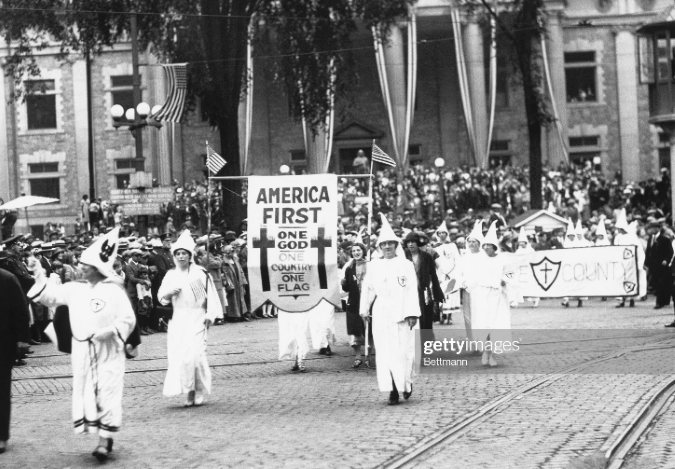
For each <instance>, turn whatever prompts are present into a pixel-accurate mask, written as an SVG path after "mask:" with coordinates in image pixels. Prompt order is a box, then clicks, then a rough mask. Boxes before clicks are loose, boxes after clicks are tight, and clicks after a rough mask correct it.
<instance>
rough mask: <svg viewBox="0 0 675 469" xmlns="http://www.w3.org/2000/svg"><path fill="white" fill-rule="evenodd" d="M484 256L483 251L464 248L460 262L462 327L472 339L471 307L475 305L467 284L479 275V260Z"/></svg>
mask: <svg viewBox="0 0 675 469" xmlns="http://www.w3.org/2000/svg"><path fill="white" fill-rule="evenodd" d="M484 257H486V255H485V251H483V250H480V251H478V252H476V253H474V252H471V251H470V250H468V249H467V250H466V252H465V253H464V255H463V256H462V259H461V262H460V273H461V276H460V285H461V286H462V288H463V293H462V316H464V329H465V330H466V337H467V339H469V340H473V326H472V319H471V318H472V309H473V308H475V307H476V306H475V305H474V304H473V300H472V298H471V292H470V291H469V289H468V286H469V285H472V284H473V283H475V280H474V279H477V278H479V277H480V275H481V270H480V261H481V260H482V259H483V258H484Z"/></svg>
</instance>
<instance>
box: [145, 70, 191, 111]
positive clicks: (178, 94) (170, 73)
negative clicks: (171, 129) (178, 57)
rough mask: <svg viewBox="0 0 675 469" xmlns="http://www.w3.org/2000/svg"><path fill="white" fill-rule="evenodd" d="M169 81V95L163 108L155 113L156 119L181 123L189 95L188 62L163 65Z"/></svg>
mask: <svg viewBox="0 0 675 469" xmlns="http://www.w3.org/2000/svg"><path fill="white" fill-rule="evenodd" d="M162 67H163V68H164V74H165V75H166V79H167V81H168V83H169V97H168V98H167V100H166V102H165V103H164V105H163V106H162V108H161V109H160V110H159V111H158V112H157V114H155V115H153V116H152V117H153V119H155V120H156V121H166V122H177V123H179V122H180V120H181V117H182V116H183V111H184V110H185V98H186V97H187V63H183V64H168V65H162Z"/></svg>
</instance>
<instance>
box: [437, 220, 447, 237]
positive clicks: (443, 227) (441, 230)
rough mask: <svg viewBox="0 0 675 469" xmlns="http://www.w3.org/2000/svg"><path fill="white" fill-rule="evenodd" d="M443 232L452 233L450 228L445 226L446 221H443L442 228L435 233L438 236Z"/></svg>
mask: <svg viewBox="0 0 675 469" xmlns="http://www.w3.org/2000/svg"><path fill="white" fill-rule="evenodd" d="M441 232H444V233H450V230H448V227H447V226H446V224H445V220H443V223H441V226H439V227H438V228H436V233H435V234H436V236H438V233H441Z"/></svg>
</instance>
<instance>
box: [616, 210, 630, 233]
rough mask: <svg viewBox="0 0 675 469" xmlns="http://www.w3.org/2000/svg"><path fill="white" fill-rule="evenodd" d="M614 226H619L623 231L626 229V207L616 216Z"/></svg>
mask: <svg viewBox="0 0 675 469" xmlns="http://www.w3.org/2000/svg"><path fill="white" fill-rule="evenodd" d="M614 226H615V227H616V228H617V229H618V228H621V229H622V230H624V231H628V219H627V218H626V209H625V208H622V209H621V211H620V212H619V214H618V215H617V216H616V223H615V224H614Z"/></svg>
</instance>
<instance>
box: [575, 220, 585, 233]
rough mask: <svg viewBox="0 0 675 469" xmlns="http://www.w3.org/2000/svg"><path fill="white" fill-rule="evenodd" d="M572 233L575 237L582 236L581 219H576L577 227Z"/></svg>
mask: <svg viewBox="0 0 675 469" xmlns="http://www.w3.org/2000/svg"><path fill="white" fill-rule="evenodd" d="M574 232H575V233H576V234H577V235H581V236H583V235H584V227H583V226H581V218H578V219H577V226H576V227H575V228H574Z"/></svg>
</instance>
